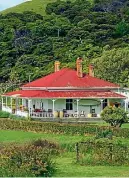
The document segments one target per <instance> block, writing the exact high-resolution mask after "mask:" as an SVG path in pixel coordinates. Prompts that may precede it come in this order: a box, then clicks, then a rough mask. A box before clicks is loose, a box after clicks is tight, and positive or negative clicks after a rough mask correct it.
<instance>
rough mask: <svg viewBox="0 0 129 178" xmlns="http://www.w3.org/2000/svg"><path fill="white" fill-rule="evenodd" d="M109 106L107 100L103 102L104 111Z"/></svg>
mask: <svg viewBox="0 0 129 178" xmlns="http://www.w3.org/2000/svg"><path fill="white" fill-rule="evenodd" d="M107 105H108V102H107V99H105V100H103V109H104V108H105V107H106V106H107Z"/></svg>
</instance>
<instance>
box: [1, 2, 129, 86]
mask: <svg viewBox="0 0 129 178" xmlns="http://www.w3.org/2000/svg"><path fill="white" fill-rule="evenodd" d="M41 2H43V1H42V0H40V1H39V0H33V1H32V2H27V3H24V4H21V5H19V6H17V7H20V10H21V11H22V10H23V12H22V13H14V11H13V10H16V9H17V7H14V8H11V12H12V13H7V14H6V13H5V12H7V11H5V12H4V13H5V14H4V15H1V16H0V82H1V83H3V84H4V83H5V82H7V83H18V84H19V83H26V82H27V81H28V80H29V76H30V75H31V80H34V79H36V78H39V77H41V76H44V75H47V74H49V73H51V72H53V71H54V65H53V64H54V61H55V60H59V61H60V62H61V65H62V67H70V68H75V60H76V58H77V57H82V58H83V62H84V65H83V71H84V72H87V71H88V65H89V63H94V65H95V75H96V76H97V77H99V78H103V79H105V80H108V81H111V82H114V83H118V84H120V85H121V86H123V87H129V70H128V69H129V0H104V1H103V0H94V3H93V1H92V3H91V1H86V0H75V1H72V2H71V1H59V0H58V1H55V2H52V1H49V2H51V3H50V4H49V3H48V1H46V3H45V4H44V8H45V7H46V9H44V11H42V9H40V12H39V7H40V8H41V5H40V3H41ZM47 3H48V4H47ZM22 6H23V8H22ZM26 7H28V8H29V9H26ZM30 7H33V8H34V9H37V10H34V11H37V13H35V12H31V11H29V12H28V11H26V10H30ZM15 12H16V11H15ZM41 12H43V14H44V13H46V15H45V16H42V15H40V14H39V13H41ZM41 14H42V13H41Z"/></svg>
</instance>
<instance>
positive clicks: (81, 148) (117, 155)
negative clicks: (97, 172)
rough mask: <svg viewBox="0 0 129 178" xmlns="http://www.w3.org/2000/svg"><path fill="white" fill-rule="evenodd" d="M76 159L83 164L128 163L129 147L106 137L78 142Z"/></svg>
mask: <svg viewBox="0 0 129 178" xmlns="http://www.w3.org/2000/svg"><path fill="white" fill-rule="evenodd" d="M78 161H79V163H80V164H83V165H115V166H116V165H117V166H118V165H119V166H120V165H129V147H127V145H125V144H123V143H122V142H121V141H119V140H117V141H114V140H109V139H107V138H101V139H90V140H88V141H86V142H80V143H78Z"/></svg>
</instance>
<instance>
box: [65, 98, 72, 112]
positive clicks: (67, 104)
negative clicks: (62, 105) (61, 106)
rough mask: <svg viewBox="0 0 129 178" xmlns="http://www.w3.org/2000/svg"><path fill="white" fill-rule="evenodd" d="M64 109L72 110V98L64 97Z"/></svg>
mask: <svg viewBox="0 0 129 178" xmlns="http://www.w3.org/2000/svg"><path fill="white" fill-rule="evenodd" d="M66 110H73V100H72V99H66Z"/></svg>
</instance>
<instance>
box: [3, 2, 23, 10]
mask: <svg viewBox="0 0 129 178" xmlns="http://www.w3.org/2000/svg"><path fill="white" fill-rule="evenodd" d="M24 1H25V0H0V10H4V9H6V8H9V7H12V6H15V5H17V4H20V3H22V2H24Z"/></svg>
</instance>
